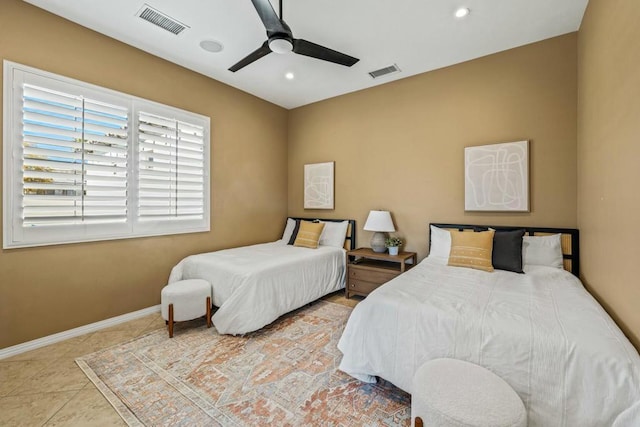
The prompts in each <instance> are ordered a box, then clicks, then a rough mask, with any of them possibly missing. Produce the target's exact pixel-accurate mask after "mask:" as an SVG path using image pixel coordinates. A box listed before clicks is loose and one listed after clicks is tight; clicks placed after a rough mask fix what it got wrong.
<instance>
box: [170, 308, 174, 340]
mask: <svg viewBox="0 0 640 427" xmlns="http://www.w3.org/2000/svg"><path fill="white" fill-rule="evenodd" d="M169 338H173V304H169Z"/></svg>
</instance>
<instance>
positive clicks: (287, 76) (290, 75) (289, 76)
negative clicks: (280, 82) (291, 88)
mask: <svg viewBox="0 0 640 427" xmlns="http://www.w3.org/2000/svg"><path fill="white" fill-rule="evenodd" d="M284 77H285V78H286V79H287V80H293V78H294V77H295V76H294V75H293V73H292V72H290V71H289V72H288V73H287V74H285V75H284Z"/></svg>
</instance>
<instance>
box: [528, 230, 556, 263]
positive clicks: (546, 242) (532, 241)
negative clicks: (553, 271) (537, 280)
mask: <svg viewBox="0 0 640 427" xmlns="http://www.w3.org/2000/svg"><path fill="white" fill-rule="evenodd" d="M522 263H523V264H524V265H525V266H527V265H544V266H547V267H554V268H563V266H564V263H563V261H562V243H561V241H560V234H553V235H551V236H524V237H523V238H522Z"/></svg>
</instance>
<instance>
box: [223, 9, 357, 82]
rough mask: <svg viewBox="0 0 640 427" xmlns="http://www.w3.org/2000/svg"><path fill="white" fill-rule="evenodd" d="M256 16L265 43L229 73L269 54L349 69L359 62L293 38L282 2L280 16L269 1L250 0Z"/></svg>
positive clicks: (351, 57)
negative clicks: (287, 55)
mask: <svg viewBox="0 0 640 427" xmlns="http://www.w3.org/2000/svg"><path fill="white" fill-rule="evenodd" d="M251 3H253V7H255V9H256V12H258V16H259V17H260V20H261V21H262V23H263V25H264V27H265V29H266V30H267V41H265V42H264V43H263V44H262V46H260V47H259V48H257V49H256V50H254V51H253V52H251V53H250V54H249V55H247V56H246V57H244V58H243V59H241V60H240V61H239V62H237V63H236V64H234V65H233V66H231V68H229V71H232V72H234V73H235V72H236V71H238V70H240V69H242V68H244V67H246V66H247V65H249V64H251V63H253V62H255V61H257V60H258V59H260V58H262V57H263V56H266V55H268V54H270V53H271V52H275V53H288V52H292V51H293V52H294V53H297V54H298V55H304V56H309V57H311V58H316V59H320V60H323V61H328V62H333V63H334V64H339V65H344V66H346V67H351V66H352V65H353V64H355V63H356V62H358V61H359V59H358V58H354V57H353V56H349V55H346V54H344V53H340V52H338V51H335V50H333V49H329V48H328V47H324V46H320V45H319V44H315V43H312V42H310V41H307V40H303V39H295V38H293V32H292V31H291V28H289V26H288V25H287V23H286V22H284V19H283V17H282V0H280V16H279V17H278V15H277V14H276V11H275V10H273V6H271V2H270V1H269V0H251Z"/></svg>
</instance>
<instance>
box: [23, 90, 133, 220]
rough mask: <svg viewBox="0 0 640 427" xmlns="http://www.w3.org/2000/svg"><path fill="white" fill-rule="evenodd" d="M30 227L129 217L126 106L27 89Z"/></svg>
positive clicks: (26, 207)
mask: <svg viewBox="0 0 640 427" xmlns="http://www.w3.org/2000/svg"><path fill="white" fill-rule="evenodd" d="M22 105H23V107H22V114H23V135H22V136H23V143H22V145H23V149H22V171H23V174H22V182H23V184H22V221H23V226H25V227H38V226H47V225H69V224H82V223H104V222H114V221H116V222H117V221H120V222H124V221H126V219H127V145H128V140H127V124H128V111H127V108H126V107H121V106H115V105H109V104H106V103H102V102H99V101H93V100H90V99H85V98H83V97H80V96H74V95H70V94H66V93H62V92H57V91H54V90H50V89H47V88H43V87H38V86H33V85H29V84H25V85H24V87H23V102H22Z"/></svg>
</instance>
